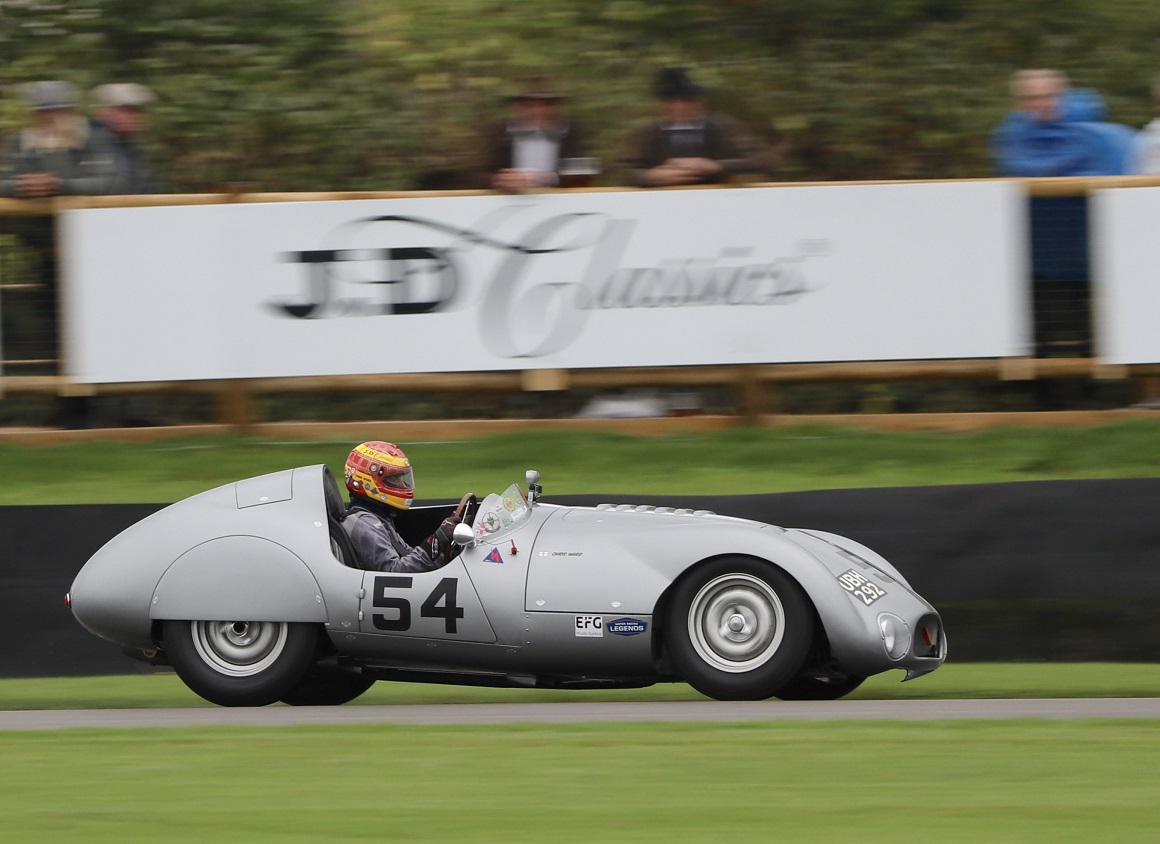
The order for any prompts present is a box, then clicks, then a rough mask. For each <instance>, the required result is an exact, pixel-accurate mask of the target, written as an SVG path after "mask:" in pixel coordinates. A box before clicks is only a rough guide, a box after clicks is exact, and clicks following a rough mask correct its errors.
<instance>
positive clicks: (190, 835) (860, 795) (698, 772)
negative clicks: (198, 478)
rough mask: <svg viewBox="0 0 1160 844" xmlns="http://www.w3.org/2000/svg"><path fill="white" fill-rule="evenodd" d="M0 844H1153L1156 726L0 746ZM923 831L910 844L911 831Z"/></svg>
mask: <svg viewBox="0 0 1160 844" xmlns="http://www.w3.org/2000/svg"><path fill="white" fill-rule="evenodd" d="M0 754H2V756H3V759H4V762H5V764H4V765H3V766H2V767H0V818H2V819H3V828H4V833H5V840H8V841H37V842H52V841H76V840H84V841H88V842H103V841H115V842H124V841H156V840H164V841H243V840H244V841H247V842H255V841H277V842H307V841H309V842H316V841H361V840H367V841H371V840H374V841H382V840H390V841H413V842H426V841H440V842H444V841H456V842H492V841H502V842H541V841H553V842H585V844H588V842H592V841H623V842H676V841H680V842H684V841H690V842H691V841H696V842H704V841H730V842H757V841H761V842H765V841H771V840H781V841H795V842H796V841H858V842H896V841H897V840H898V837H899V834H900V832H899V830H900V829H903V830H905V829H906V828H911V829H912V833H911V834H914V835H916V836H920V837H921V838H922V839H925V840H932V841H939V842H967V841H970V842H978V841H1005V842H1009V841H1052V842H1056V844H1058V842H1089V841H1096V840H1099V841H1117V842H1133V841H1154V840H1155V820H1154V807H1155V806H1156V805H1157V803H1158V802H1160V780H1158V779H1157V778H1156V776H1155V760H1156V758H1157V755H1158V754H1160V724H1157V723H1155V722H1150V721H1149V722H1116V721H1076V722H1047V721H1015V722H1000V723H994V722H983V721H959V722H946V723H914V724H909V723H890V722H886V723H867V722H846V723H827V724H812V723H792V724H790V723H752V724H631V725H627V724H577V725H563V726H561V725H552V726H542V725H522V726H491V727H470V728H468V727H417V728H416V727H407V728H402V727H394V726H389V725H374V726H367V725H360V726H325V727H293V728H289V727H277V728H260V729H236V728H218V727H214V728H197V729H164V730H135V731H124V730H70V731H63V732H54V733H8V734H0ZM919 830H921V832H919Z"/></svg>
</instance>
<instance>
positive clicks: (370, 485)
mask: <svg viewBox="0 0 1160 844" xmlns="http://www.w3.org/2000/svg"><path fill="white" fill-rule="evenodd" d="M343 474H344V475H345V477H346V488H347V489H349V490H350V493H351V495H352V496H354V495H361V496H363V497H364V498H369V499H371V500H372V501H381V502H383V503H384V504H389V505H390V506H391V507H394V508H395V509H397V510H406V509H409V508H410V506H411V499H412V498H414V497H415V475H414V473H413V472H412V471H411V461H410V460H408V459H407V455H405V454H404V453H403V449H401V448H399V447H398V446H397V445H395V444H394V443H384V442H379V441H378V440H374V441H373V442H367V443H363V444H362V445H357V446H355V448H354V450H353V451H352V452H351V453H350V456H349V457H347V458H346V469H345V471H344V473H343Z"/></svg>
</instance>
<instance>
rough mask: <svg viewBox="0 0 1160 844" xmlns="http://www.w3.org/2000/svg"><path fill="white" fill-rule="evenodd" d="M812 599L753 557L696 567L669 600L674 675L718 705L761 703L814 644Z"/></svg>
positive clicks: (790, 674)
mask: <svg viewBox="0 0 1160 844" xmlns="http://www.w3.org/2000/svg"><path fill="white" fill-rule="evenodd" d="M812 612H813V610H812V608H811V606H810V603H809V599H808V598H807V597H806V595H805V593H804V592H803V591H802V588H801V587H800V586H799V585H798V584H797V582H796V581H795V580H794V579H793V578H792V577H790V576H789V575H788V574H786V573H785V572H784V571H782V570H781V569H779V568H777V567H776V566H774V565H772V564H770V563H767V562H765V561H764V560H758V559H754V558H751V557H722V558H719V559H715V560H711V561H709V562H707V563H703V564H701V565H698V566H697V567H695V568H694V569H692V570H691V571H690V572H689V573H688V575H687V576H686V577H685V578H684V579H683V580H682V581H680V582H679V583H678V584H677V586H676V589H675V591H674V593H673V596H672V602H671V604H670V610H669V615H668V618H667V622H668V623H667V625H666V639H665V644H666V646H667V649H668V653H669V657H670V659H671V660H672V663H673V666H674V667H675V669H676V673H677V675H678V676H679V677H680V678H681V679H683V680H684V681H685V682H687V683H688V684H689V685H691V686H692V687H693V688H694V689H696V690H697V691H699V692H701V694H704V695H707V696H709V697H711V698H716V699H717V700H765V699H766V698H768V697H772V696H773V695H774V694H776V692H777V691H778V690H779V689H781V688H782V687H784V686H786V685H787V684H788V683H789V682H790V681H791V680H792V679H793V678H794V677H796V676H797V675H798V673H799V672H800V671H801V669H802V665H803V664H804V663H805V660H806V657H807V656H808V654H809V652H810V645H811V643H812V641H813V623H812V622H813V615H812Z"/></svg>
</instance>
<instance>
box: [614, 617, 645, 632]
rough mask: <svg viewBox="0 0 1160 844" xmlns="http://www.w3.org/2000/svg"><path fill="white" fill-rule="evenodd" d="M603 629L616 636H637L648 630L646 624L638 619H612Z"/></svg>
mask: <svg viewBox="0 0 1160 844" xmlns="http://www.w3.org/2000/svg"><path fill="white" fill-rule="evenodd" d="M605 627H606V628H607V629H608V632H609V633H614V634H616V635H617V636H639V635H640V634H641V633H643V632H644V631H646V630H648V622H647V621H642V620H641V619H639V618H614V619H613V620H612V621H610V622H608V624H606V625H605Z"/></svg>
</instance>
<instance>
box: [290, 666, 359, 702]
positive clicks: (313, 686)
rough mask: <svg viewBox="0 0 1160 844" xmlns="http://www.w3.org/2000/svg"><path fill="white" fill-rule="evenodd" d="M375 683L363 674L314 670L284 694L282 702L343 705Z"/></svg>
mask: <svg viewBox="0 0 1160 844" xmlns="http://www.w3.org/2000/svg"><path fill="white" fill-rule="evenodd" d="M374 684H375V681H374V680H373V679H372V678H370V677H364V676H362V675H361V674H353V673H351V674H340V673H337V672H326V673H324V672H314V671H312V672H310V673H308V674H307V675H306V676H305V677H303V678H302V679H301V680H299V681H298V682H297V683H296V684H295V685H294V687H293V688H292V689H290V691H288V692H286V694H284V695H282V702H283V703H287V704H289V705H290V706H341V705H342V704H344V703H349V702H350V701H352V700H354V699H355V698H356V697H358V696H359V695H361V694H362V693H363V692H365V691H366V690H367V689H369V688H370V687H371V686H373V685H374Z"/></svg>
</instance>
